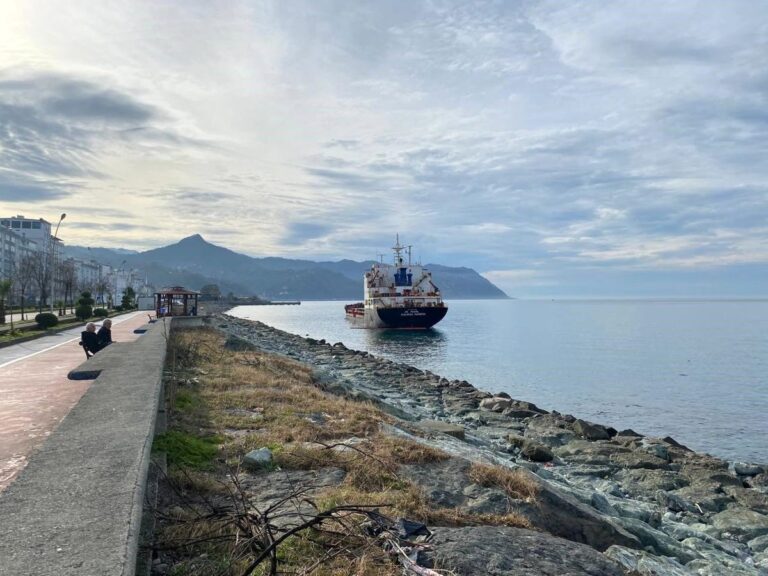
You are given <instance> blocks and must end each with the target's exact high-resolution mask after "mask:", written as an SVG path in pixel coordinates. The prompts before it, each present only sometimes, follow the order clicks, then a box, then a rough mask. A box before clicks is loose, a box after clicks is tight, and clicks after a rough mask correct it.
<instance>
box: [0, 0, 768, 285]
mask: <svg viewBox="0 0 768 576" xmlns="http://www.w3.org/2000/svg"><path fill="white" fill-rule="evenodd" d="M61 212H67V214H68V216H67V219H66V220H65V222H64V224H63V225H62V234H61V236H62V238H63V239H64V240H65V242H66V243H68V244H79V245H87V246H108V247H124V248H135V249H146V248H151V247H156V246H160V245H164V244H168V243H171V242H173V241H176V240H178V239H179V238H181V237H183V236H186V235H189V234H194V233H200V234H202V235H203V236H204V237H205V238H206V239H208V240H210V241H213V242H215V243H219V244H222V245H225V246H227V247H230V248H233V249H235V250H238V251H242V252H245V253H247V254H251V255H254V256H262V255H282V256H288V257H306V258H312V259H339V258H352V259H357V260H363V259H367V258H375V257H376V254H378V253H380V252H383V251H384V249H386V247H387V246H391V244H392V241H393V239H394V235H395V233H397V232H399V233H400V234H401V237H402V238H404V239H405V240H406V242H407V243H409V244H414V245H415V246H416V253H418V254H419V255H421V257H422V259H423V260H425V261H429V262H439V263H443V264H453V265H464V266H470V267H473V268H475V269H477V270H478V271H480V272H482V273H484V274H485V275H486V276H487V277H488V278H490V279H491V280H493V281H494V282H496V283H497V284H498V285H500V286H501V287H502V288H504V289H505V290H507V291H508V293H510V294H512V295H516V296H550V295H558V296H564V295H573V296H766V295H768V272H767V271H766V269H768V5H767V4H765V3H764V2H760V1H758V0H754V1H750V2H741V1H738V0H728V1H727V2H717V1H714V0H713V1H700V2H693V1H680V0H676V1H675V2H637V1H634V0H628V1H625V2H616V1H610V2H609V1H607V0H605V1H598V0H593V1H589V2H578V1H572V0H571V1H568V2H562V1H557V2H546V1H530V2H529V1H515V0H504V1H501V0H500V1H495V2H463V3H459V2H441V1H425V2H415V1H413V0H407V1H402V2H400V1H394V0H393V1H386V2H382V1H378V0H376V1H373V0H372V1H369V2H362V1H353V0H347V1H343V2H341V1H339V2H335V1H325V0H306V1H293V0H276V1H274V2H268V1H256V0H254V1H249V2H236V1H229V2H208V1H206V2H203V1H200V2H193V1H186V0H185V1H183V2H182V1H177V2H170V1H158V0H152V1H146V2H142V1H131V2H126V1H119V2H113V1H107V0H102V1H100V2H92V1H88V2H81V1H78V0H67V2H57V1H49V2H41V1H35V0H24V1H23V2H19V1H17V0H0V213H2V215H11V214H17V213H18V214H24V215H26V216H28V217H39V216H42V217H45V218H46V219H48V220H55V219H56V218H57V216H58V214H59V213H61Z"/></svg>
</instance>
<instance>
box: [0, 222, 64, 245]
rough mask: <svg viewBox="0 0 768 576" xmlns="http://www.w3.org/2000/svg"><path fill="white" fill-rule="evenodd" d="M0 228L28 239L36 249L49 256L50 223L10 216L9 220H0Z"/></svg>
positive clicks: (51, 237)
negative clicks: (8, 229) (7, 229)
mask: <svg viewBox="0 0 768 576" xmlns="http://www.w3.org/2000/svg"><path fill="white" fill-rule="evenodd" d="M0 226H3V227H5V228H10V230H11V231H13V232H15V233H16V234H18V235H20V236H23V237H25V238H28V239H30V240H32V241H33V242H35V244H37V249H38V250H40V251H42V252H46V253H48V254H50V250H51V242H52V241H53V240H52V239H53V236H52V234H51V223H50V222H48V221H47V220H44V219H43V218H38V219H37V220H35V219H33V218H25V217H24V216H11V217H9V218H0Z"/></svg>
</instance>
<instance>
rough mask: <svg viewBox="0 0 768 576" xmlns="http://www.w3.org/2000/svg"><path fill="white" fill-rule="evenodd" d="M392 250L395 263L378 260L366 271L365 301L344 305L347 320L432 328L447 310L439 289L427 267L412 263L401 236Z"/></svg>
mask: <svg viewBox="0 0 768 576" xmlns="http://www.w3.org/2000/svg"><path fill="white" fill-rule="evenodd" d="M392 250H393V252H394V263H393V264H385V263H384V262H377V263H375V264H373V265H372V266H371V269H370V270H368V271H367V272H366V273H365V274H364V276H363V297H364V301H363V302H357V303H355V304H347V305H346V306H344V310H345V312H346V315H347V319H348V320H349V321H350V322H351V324H352V325H353V326H354V327H355V328H401V329H407V330H423V329H426V328H431V327H432V326H434V325H435V324H437V323H438V322H440V320H442V319H443V318H444V317H445V314H446V313H447V312H448V307H447V306H446V305H445V303H444V302H443V299H442V297H441V296H440V290H439V289H438V287H437V286H435V284H434V282H432V274H431V273H430V272H429V271H428V270H427V269H426V268H424V267H423V266H422V265H421V264H414V263H412V262H411V246H401V245H400V236H399V235H398V237H397V240H396V242H395V245H394V246H393V247H392ZM406 254H407V257H408V261H407V263H406V261H405V259H404V256H405V255H406Z"/></svg>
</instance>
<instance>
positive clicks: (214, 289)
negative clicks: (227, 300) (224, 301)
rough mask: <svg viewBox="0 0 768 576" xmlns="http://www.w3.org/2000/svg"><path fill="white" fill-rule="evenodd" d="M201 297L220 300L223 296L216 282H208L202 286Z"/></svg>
mask: <svg viewBox="0 0 768 576" xmlns="http://www.w3.org/2000/svg"><path fill="white" fill-rule="evenodd" d="M200 297H201V298H202V299H203V300H218V299H219V298H221V290H219V287H218V286H217V285H216V284H206V285H205V286H203V287H202V288H200Z"/></svg>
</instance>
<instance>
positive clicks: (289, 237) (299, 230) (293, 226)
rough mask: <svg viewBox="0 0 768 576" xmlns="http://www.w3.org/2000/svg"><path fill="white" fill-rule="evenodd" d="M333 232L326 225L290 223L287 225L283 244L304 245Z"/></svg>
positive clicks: (331, 228)
mask: <svg viewBox="0 0 768 576" xmlns="http://www.w3.org/2000/svg"><path fill="white" fill-rule="evenodd" d="M332 230H333V227H332V226H329V225H327V224H318V223H316V222H291V223H289V224H288V225H287V227H286V231H285V234H284V235H283V242H285V243H287V244H301V245H303V244H305V243H307V242H308V241H310V240H316V239H318V238H322V237H323V236H325V235H326V234H328V233H329V232H331V231H332Z"/></svg>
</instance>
